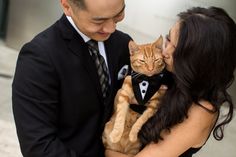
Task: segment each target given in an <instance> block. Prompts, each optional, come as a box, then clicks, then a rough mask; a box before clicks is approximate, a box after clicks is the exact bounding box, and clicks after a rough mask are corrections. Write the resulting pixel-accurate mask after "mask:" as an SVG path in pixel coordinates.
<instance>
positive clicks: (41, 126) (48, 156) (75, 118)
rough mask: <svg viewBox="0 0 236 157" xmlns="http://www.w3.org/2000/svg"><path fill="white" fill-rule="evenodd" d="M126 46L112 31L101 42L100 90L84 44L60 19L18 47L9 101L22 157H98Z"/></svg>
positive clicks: (125, 62)
mask: <svg viewBox="0 0 236 157" xmlns="http://www.w3.org/2000/svg"><path fill="white" fill-rule="evenodd" d="M130 40H131V39H130V37H129V36H128V35H127V34H124V33H122V32H119V31H115V32H114V33H113V34H112V35H111V36H110V38H109V39H108V40H107V41H105V42H104V47H105V52H106V57H107V58H106V59H107V65H108V67H107V69H106V72H107V73H106V74H105V75H106V77H107V76H108V77H107V78H106V79H105V84H106V88H104V89H103V87H102V83H101V82H104V80H102V81H101V79H100V77H101V75H104V71H102V73H103V74H101V73H100V74H99V73H98V68H99V67H98V66H97V65H96V63H95V60H96V59H94V58H93V57H92V56H91V54H90V50H89V46H88V44H87V43H85V41H84V40H83V38H82V37H81V36H80V35H79V33H78V32H77V31H76V30H75V29H74V27H73V26H72V25H71V23H70V22H69V21H68V19H67V17H66V16H65V15H63V16H62V18H61V19H60V20H59V21H57V22H56V23H55V24H54V25H52V26H51V27H50V28H48V29H47V30H45V31H43V32H42V33H40V34H39V35H37V36H36V37H35V38H34V39H33V40H32V41H30V42H29V43H27V44H25V45H24V46H23V48H22V49H21V51H20V53H19V57H18V61H17V67H16V72H15V76H14V81H13V85H12V90H13V91H12V96H13V112H14V118H15V122H16V128H17V134H18V138H19V141H20V146H21V150H22V153H23V155H24V156H25V157H102V156H104V154H103V150H104V148H103V144H102V140H101V134H102V131H103V127H104V124H105V121H106V120H108V118H109V117H110V115H111V111H112V109H113V100H114V97H115V94H116V92H117V90H118V89H119V88H120V87H121V84H122V81H123V79H120V78H119V79H118V76H117V75H118V73H119V71H120V69H121V68H122V67H123V66H124V65H129V51H128V42H129V41H130ZM102 68H104V67H102ZM103 70H104V69H103ZM107 83H108V86H107ZM103 91H105V93H106V94H105V95H103V93H104V92H103ZM107 91H108V92H107Z"/></svg>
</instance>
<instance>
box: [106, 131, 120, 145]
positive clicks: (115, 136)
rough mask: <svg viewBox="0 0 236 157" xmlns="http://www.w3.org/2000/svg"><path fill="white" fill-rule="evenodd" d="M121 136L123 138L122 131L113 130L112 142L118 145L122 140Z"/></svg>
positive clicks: (111, 134)
mask: <svg viewBox="0 0 236 157" xmlns="http://www.w3.org/2000/svg"><path fill="white" fill-rule="evenodd" d="M121 136H122V132H120V131H117V130H113V131H112V132H111V133H110V136H109V138H110V141H111V142H112V143H117V142H118V141H119V140H120V139H121Z"/></svg>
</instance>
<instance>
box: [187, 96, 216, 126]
mask: <svg viewBox="0 0 236 157" xmlns="http://www.w3.org/2000/svg"><path fill="white" fill-rule="evenodd" d="M217 115H218V112H216V110H215V108H214V105H213V104H211V103H210V102H208V101H205V100H201V101H199V102H198V103H193V104H192V106H191V107H190V110H189V112H188V116H189V118H190V119H192V120H194V121H196V122H199V123H200V124H201V125H203V124H204V123H205V124H206V125H207V126H208V124H209V123H212V122H213V123H214V121H215V119H216V117H217Z"/></svg>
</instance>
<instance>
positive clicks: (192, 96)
mask: <svg viewBox="0 0 236 157" xmlns="http://www.w3.org/2000/svg"><path fill="white" fill-rule="evenodd" d="M178 16H179V18H180V29H179V39H178V44H177V47H176V49H175V52H174V54H173V63H174V65H173V67H174V76H173V77H174V85H173V86H172V87H171V88H169V89H168V90H167V92H166V94H165V96H164V97H163V99H162V102H161V104H160V107H159V109H158V111H157V113H156V114H155V115H154V116H153V117H152V118H150V119H149V120H148V121H147V123H146V124H144V125H143V127H142V128H141V130H140V132H139V134H138V136H139V139H140V140H141V142H142V143H143V144H144V145H146V144H148V143H150V142H158V141H159V140H160V139H161V140H162V139H163V138H162V137H161V132H162V131H163V130H169V129H170V128H171V127H173V126H174V125H176V124H178V123H181V122H183V120H184V119H185V118H187V117H188V110H189V108H190V107H191V105H192V104H193V103H196V104H198V102H199V100H202V99H203V100H207V101H209V102H210V103H211V104H212V105H213V107H214V110H212V111H211V112H218V113H219V112H220V107H221V106H222V105H227V106H228V107H229V110H228V113H227V115H226V117H225V118H224V119H223V120H222V121H221V122H220V123H218V124H216V126H215V128H214V131H213V134H214V137H215V138H216V139H217V140H221V139H222V138H223V136H224V134H223V129H224V125H225V124H227V123H229V122H230V121H231V120H232V117H233V103H232V100H231V97H230V95H229V94H228V93H227V88H228V87H229V86H230V85H231V84H232V82H233V80H234V70H235V66H236V25H235V23H234V21H233V20H232V19H231V18H230V17H229V16H228V14H227V13H226V12H225V11H224V10H223V9H221V8H216V7H210V8H208V9H206V8H200V7H196V8H191V9H189V10H187V11H186V12H182V13H180V14H179V15H178ZM199 105H200V104H199ZM199 116H201V115H199ZM183 131H184V130H183Z"/></svg>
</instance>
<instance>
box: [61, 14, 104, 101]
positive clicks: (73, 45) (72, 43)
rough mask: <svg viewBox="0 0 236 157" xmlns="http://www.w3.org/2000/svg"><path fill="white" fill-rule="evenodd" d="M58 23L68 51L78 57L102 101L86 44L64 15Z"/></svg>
mask: <svg viewBox="0 0 236 157" xmlns="http://www.w3.org/2000/svg"><path fill="white" fill-rule="evenodd" d="M60 21H61V24H60V25H61V26H60V27H61V32H62V35H63V37H64V39H65V40H67V43H68V47H69V49H70V50H71V52H72V53H74V54H75V55H76V56H77V57H78V59H79V62H81V63H82V65H83V67H84V68H85V69H86V71H87V74H88V75H89V76H90V79H91V83H92V84H94V88H95V90H97V92H98V94H99V97H100V98H101V100H102V93H101V89H100V88H101V87H100V84H99V78H98V75H97V70H96V66H95V64H94V62H93V60H92V58H91V56H90V54H89V51H88V47H87V44H86V43H85V42H84V40H83V39H82V37H81V36H80V35H79V34H78V33H77V32H76V30H75V29H74V28H73V27H72V26H71V24H70V23H69V21H68V20H67V19H66V16H65V15H63V17H62V18H61V20H60Z"/></svg>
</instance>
